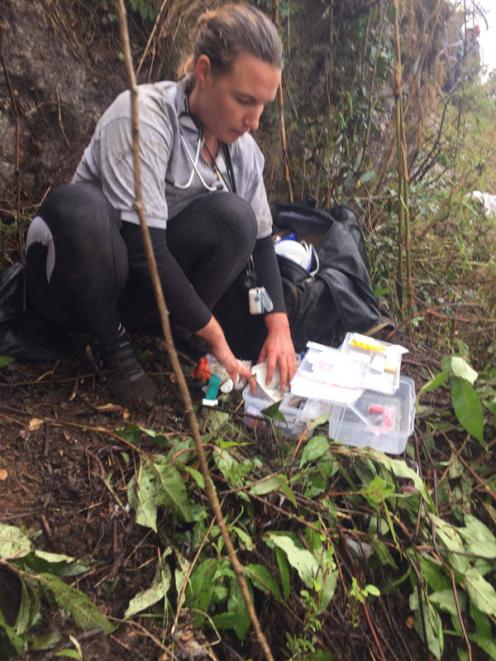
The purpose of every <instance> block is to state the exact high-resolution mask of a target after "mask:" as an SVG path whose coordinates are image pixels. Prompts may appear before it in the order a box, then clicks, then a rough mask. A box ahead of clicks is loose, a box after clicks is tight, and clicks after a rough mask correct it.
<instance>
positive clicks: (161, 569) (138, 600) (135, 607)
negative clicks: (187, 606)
mask: <svg viewBox="0 0 496 661" xmlns="http://www.w3.org/2000/svg"><path fill="white" fill-rule="evenodd" d="M171 553H172V551H171V549H166V550H165V552H164V553H163V555H162V557H161V558H160V560H159V561H158V563H157V570H156V572H155V577H154V579H153V582H152V584H151V586H150V587H149V588H147V589H146V590H143V591H142V592H139V593H138V594H137V595H135V596H134V597H133V598H132V599H131V601H130V602H129V606H128V607H127V610H126V612H125V613H124V619H127V618H129V617H132V616H133V615H136V613H141V611H144V610H146V609H147V608H150V606H153V604H156V603H157V602H158V601H160V600H161V599H164V598H165V596H166V594H167V592H168V591H169V588H170V585H171V579H172V576H171V571H170V567H169V565H168V564H167V562H165V558H166V557H167V556H168V555H170V554H171Z"/></svg>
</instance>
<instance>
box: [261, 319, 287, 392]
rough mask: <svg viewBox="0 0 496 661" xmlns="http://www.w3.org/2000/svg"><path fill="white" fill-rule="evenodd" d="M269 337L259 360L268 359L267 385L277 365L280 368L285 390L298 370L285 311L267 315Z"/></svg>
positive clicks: (282, 386) (281, 386)
mask: <svg viewBox="0 0 496 661" xmlns="http://www.w3.org/2000/svg"><path fill="white" fill-rule="evenodd" d="M265 324H266V326H267V339H266V340H265V342H264V345H263V347H262V350H261V351H260V355H259V357H258V362H263V361H264V360H266V361H267V379H266V383H267V385H268V384H270V382H271V380H272V376H273V374H274V371H275V369H276V367H278V368H279V375H280V381H279V383H280V388H281V390H284V389H285V388H286V387H287V386H288V385H289V382H290V381H291V379H292V378H293V374H294V373H295V372H296V356H295V349H294V346H293V341H292V339H291V332H290V330H289V322H288V317H287V315H286V314H285V313H284V312H273V313H272V314H268V315H266V317H265Z"/></svg>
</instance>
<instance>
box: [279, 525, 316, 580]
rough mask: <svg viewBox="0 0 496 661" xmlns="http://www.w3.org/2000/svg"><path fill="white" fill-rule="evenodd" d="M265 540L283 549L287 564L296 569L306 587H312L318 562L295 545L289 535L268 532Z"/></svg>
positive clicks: (308, 552) (307, 552)
mask: <svg viewBox="0 0 496 661" xmlns="http://www.w3.org/2000/svg"><path fill="white" fill-rule="evenodd" d="M266 540H267V541H268V542H270V544H271V545H273V546H276V547H277V548H280V549H281V550H283V551H284V553H285V554H286V557H287V559H288V562H289V564H290V565H291V566H292V567H293V568H294V569H296V571H297V572H298V575H299V577H300V578H301V580H302V582H303V583H304V584H305V585H306V586H307V587H308V588H313V587H314V580H315V578H316V577H317V574H318V571H319V563H318V562H317V560H316V559H315V558H314V556H313V555H312V554H311V553H310V551H307V550H306V549H302V548H299V547H298V546H296V544H295V543H294V541H293V540H292V539H291V537H287V536H286V535H280V534H279V533H268V534H267V535H266Z"/></svg>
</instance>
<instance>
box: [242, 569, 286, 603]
mask: <svg viewBox="0 0 496 661" xmlns="http://www.w3.org/2000/svg"><path fill="white" fill-rule="evenodd" d="M244 573H245V575H246V576H247V577H248V578H249V579H250V580H251V582H252V583H253V585H254V586H255V587H256V588H258V589H259V590H262V592H265V593H266V594H267V593H270V594H271V595H272V596H273V597H275V598H276V599H277V601H279V602H282V596H281V591H280V590H279V586H278V585H277V583H276V581H275V579H274V577H273V576H272V574H271V573H270V572H269V570H268V569H267V567H264V566H263V565H253V564H252V565H246V567H245V568H244Z"/></svg>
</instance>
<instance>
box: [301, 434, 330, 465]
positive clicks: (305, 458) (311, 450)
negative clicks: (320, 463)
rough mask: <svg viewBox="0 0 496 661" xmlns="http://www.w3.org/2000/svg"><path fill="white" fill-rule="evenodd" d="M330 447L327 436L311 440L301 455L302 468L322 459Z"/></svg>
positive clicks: (315, 437)
mask: <svg viewBox="0 0 496 661" xmlns="http://www.w3.org/2000/svg"><path fill="white" fill-rule="evenodd" d="M329 447H330V443H329V439H328V438H326V437H325V436H322V435H319V436H314V437H313V438H311V439H310V440H309V441H308V443H307V444H306V445H305V447H304V449H303V452H302V454H301V460H300V468H303V466H305V465H306V464H308V463H309V462H311V461H316V460H317V459H320V457H322V456H323V455H324V454H325V453H326V452H327V451H328V450H329Z"/></svg>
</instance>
